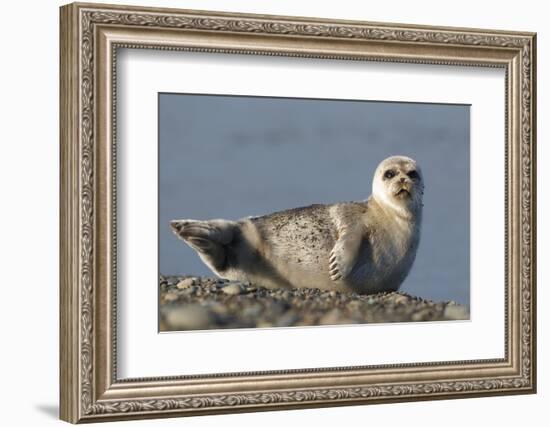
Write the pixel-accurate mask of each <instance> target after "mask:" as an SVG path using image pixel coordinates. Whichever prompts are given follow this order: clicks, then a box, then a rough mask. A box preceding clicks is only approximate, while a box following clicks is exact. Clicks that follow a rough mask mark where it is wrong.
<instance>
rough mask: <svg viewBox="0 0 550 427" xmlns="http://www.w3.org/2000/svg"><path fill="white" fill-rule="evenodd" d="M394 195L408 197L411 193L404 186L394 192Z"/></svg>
mask: <svg viewBox="0 0 550 427" xmlns="http://www.w3.org/2000/svg"><path fill="white" fill-rule="evenodd" d="M395 195H396V196H397V197H401V198H403V197H410V196H411V193H410V192H409V190H407V189H406V188H402V189H400V190H399V191H398V192H397V193H395Z"/></svg>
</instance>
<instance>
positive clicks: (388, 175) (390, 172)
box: [384, 169, 395, 179]
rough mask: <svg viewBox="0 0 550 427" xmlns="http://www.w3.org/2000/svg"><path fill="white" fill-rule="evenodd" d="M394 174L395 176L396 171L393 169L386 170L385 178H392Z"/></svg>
mask: <svg viewBox="0 0 550 427" xmlns="http://www.w3.org/2000/svg"><path fill="white" fill-rule="evenodd" d="M394 176H395V172H394V171H392V170H391V169H390V170H387V171H386V172H384V178H385V179H392V178H393V177H394Z"/></svg>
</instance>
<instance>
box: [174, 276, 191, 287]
mask: <svg viewBox="0 0 550 427" xmlns="http://www.w3.org/2000/svg"><path fill="white" fill-rule="evenodd" d="M194 284H195V278H194V277H187V278H185V279H183V280H180V281H179V282H178V284H177V285H176V287H177V288H178V289H187V288H188V287H190V286H193V285H194Z"/></svg>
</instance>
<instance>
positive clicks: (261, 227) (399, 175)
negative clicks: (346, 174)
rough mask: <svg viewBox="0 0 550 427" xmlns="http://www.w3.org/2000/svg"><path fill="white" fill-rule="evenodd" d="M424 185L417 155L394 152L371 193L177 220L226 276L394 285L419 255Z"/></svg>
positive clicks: (287, 282)
mask: <svg viewBox="0 0 550 427" xmlns="http://www.w3.org/2000/svg"><path fill="white" fill-rule="evenodd" d="M423 193H424V182H423V177H422V172H421V170H420V167H419V166H418V164H417V163H416V161H414V160H413V159H411V158H409V157H405V156H392V157H389V158H387V159H385V160H383V161H382V162H381V163H380V164H379V165H378V167H377V168H376V171H375V173H374V179H373V185H372V195H371V196H370V197H369V198H368V199H367V200H364V201H360V202H344V203H335V204H326V205H321V204H316V205H311V206H306V207H300V208H296V209H289V210H285V211H281V212H275V213H272V214H268V215H264V216H258V217H248V218H243V219H240V220H237V221H229V220H224V219H214V220H208V221H198V220H191V219H181V220H174V221H171V223H170V225H171V227H172V230H173V231H174V233H175V234H176V235H177V236H178V237H179V238H180V239H182V240H183V241H184V242H185V243H187V244H188V245H189V246H191V248H193V249H194V250H195V251H196V252H197V253H198V255H199V256H200V258H201V259H202V261H203V262H204V263H205V264H206V265H207V266H208V267H209V268H210V269H211V270H212V271H213V272H214V273H215V274H216V275H218V276H219V277H221V278H224V279H229V280H239V281H246V282H251V283H255V284H258V285H261V286H264V287H268V288H295V287H308V288H320V289H330V290H337V291H348V292H349V291H352V292H357V293H376V292H383V291H395V290H397V289H398V288H399V286H400V285H401V283H402V282H403V280H405V278H406V277H407V274H408V273H409V270H410V269H411V267H412V264H413V261H414V259H415V256H416V250H417V248H418V243H419V240H420V225H421V219H422V206H423V205H422V196H423Z"/></svg>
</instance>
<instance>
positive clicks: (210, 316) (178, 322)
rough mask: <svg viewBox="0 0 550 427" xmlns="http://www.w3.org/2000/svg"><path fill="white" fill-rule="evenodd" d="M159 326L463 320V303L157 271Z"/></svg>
mask: <svg viewBox="0 0 550 427" xmlns="http://www.w3.org/2000/svg"><path fill="white" fill-rule="evenodd" d="M159 286H160V294H159V299H160V330H161V331H182V330H204V329H235V328H264V327H282V326H313V325H339V324H358V323H387V322H411V321H412V322H416V321H441V320H467V319H469V317H470V314H469V311H468V309H467V307H465V306H463V305H459V304H456V303H455V302H453V301H446V302H434V301H429V300H425V299H422V298H418V297H414V296H411V295H408V294H406V293H404V292H389V293H379V294H373V295H359V294H355V293H343V292H336V291H323V290H320V289H306V288H304V289H267V288H263V287H260V286H257V285H252V284H250V283H243V282H235V281H228V280H223V279H219V278H210V277H187V276H160V283H159Z"/></svg>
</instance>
